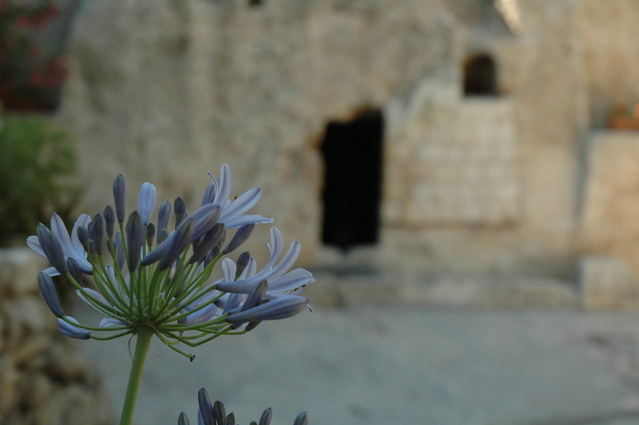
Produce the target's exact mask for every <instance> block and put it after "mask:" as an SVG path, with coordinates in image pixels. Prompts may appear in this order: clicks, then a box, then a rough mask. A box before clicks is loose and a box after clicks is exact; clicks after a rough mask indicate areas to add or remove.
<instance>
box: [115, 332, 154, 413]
mask: <svg viewBox="0 0 639 425" xmlns="http://www.w3.org/2000/svg"><path fill="white" fill-rule="evenodd" d="M135 329H136V331H137V334H138V338H137V341H136V343H135V354H134V355H133V364H132V365H131V373H130V374H129V385H128V386H127V388H126V396H125V397H124V406H122V417H121V418H120V425H131V423H132V421H133V411H134V410H135V401H136V399H137V397H138V389H139V388H140V380H141V378H142V369H144V360H145V359H146V353H147V352H148V351H149V345H151V338H152V337H153V333H154V331H153V328H151V327H150V326H146V325H138V326H137V327H136V328H135Z"/></svg>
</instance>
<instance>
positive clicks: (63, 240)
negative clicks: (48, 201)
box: [27, 213, 93, 276]
mask: <svg viewBox="0 0 639 425" xmlns="http://www.w3.org/2000/svg"><path fill="white" fill-rule="evenodd" d="M90 222H91V217H90V216H89V215H87V214H81V215H80V217H78V219H77V220H76V222H75V224H74V225H73V230H71V237H69V232H67V229H66V227H64V222H63V221H62V219H61V218H60V216H59V215H58V214H56V213H53V216H52V217H51V232H52V233H53V234H54V235H55V237H56V239H57V240H58V242H60V247H61V248H62V253H63V254H64V259H65V261H66V259H67V258H73V259H75V260H76V261H77V262H78V265H79V266H80V268H81V270H82V272H83V273H87V274H91V271H92V270H93V266H92V265H91V263H90V262H89V261H87V253H86V251H85V249H84V248H83V246H82V243H80V240H79V239H78V229H79V228H80V227H84V228H86V227H87V226H88V225H89V223H90ZM27 245H29V248H31V249H32V250H33V251H34V252H36V253H37V254H40V255H42V256H43V257H45V258H46V257H47V256H46V254H45V253H44V251H43V250H42V246H41V244H40V241H39V240H38V237H37V236H29V237H28V238H27ZM44 272H45V273H46V274H48V275H49V276H58V275H59V274H60V273H59V272H58V271H57V270H56V269H55V267H49V268H48V269H46V270H44Z"/></svg>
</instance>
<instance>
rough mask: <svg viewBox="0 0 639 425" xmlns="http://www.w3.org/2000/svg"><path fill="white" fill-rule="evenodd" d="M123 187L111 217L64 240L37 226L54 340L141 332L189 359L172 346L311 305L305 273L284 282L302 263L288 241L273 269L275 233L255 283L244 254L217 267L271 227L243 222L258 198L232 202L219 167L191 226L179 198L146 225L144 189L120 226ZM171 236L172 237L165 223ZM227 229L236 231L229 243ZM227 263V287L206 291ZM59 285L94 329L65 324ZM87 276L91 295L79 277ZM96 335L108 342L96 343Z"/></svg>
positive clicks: (61, 231) (55, 224)
mask: <svg viewBox="0 0 639 425" xmlns="http://www.w3.org/2000/svg"><path fill="white" fill-rule="evenodd" d="M125 191H126V183H125V180H124V177H122V175H119V176H118V177H116V179H115V181H114V183H113V195H114V199H115V208H113V207H111V206H107V207H106V208H105V210H104V212H103V213H100V214H96V215H95V216H94V217H93V218H91V217H90V216H88V215H86V214H83V215H81V216H80V218H78V220H77V221H76V223H75V225H74V226H73V230H72V231H71V235H70V236H69V234H68V232H67V230H66V228H65V227H64V224H63V223H62V220H61V219H60V217H58V216H57V215H56V214H54V215H53V218H52V219H51V229H48V228H47V227H46V226H44V225H42V224H41V225H39V226H38V232H37V236H31V237H29V238H28V239H27V243H28V245H29V246H30V247H31V248H32V249H33V250H34V251H35V252H37V253H38V254H40V255H43V256H45V257H46V258H47V259H49V261H50V262H51V264H52V265H53V267H51V268H48V269H46V270H44V271H43V272H42V273H40V275H39V277H38V281H39V284H40V289H41V292H42V294H43V297H44V299H45V301H46V303H47V305H48V306H49V308H50V309H51V311H52V312H53V314H54V315H55V316H56V317H57V318H58V325H59V328H60V331H61V332H62V333H63V334H65V335H67V336H70V337H72V338H78V339H88V338H93V339H113V338H116V337H119V336H122V335H127V334H131V333H136V332H137V331H136V329H137V328H138V327H139V326H146V327H149V328H151V329H152V330H153V332H154V333H155V335H156V336H157V337H158V338H159V339H161V340H162V341H163V342H164V343H166V344H167V346H168V347H170V348H171V349H173V350H175V351H177V352H179V353H181V354H183V355H185V356H188V357H190V358H191V359H192V358H193V356H191V355H189V354H186V353H185V352H184V351H182V350H181V349H179V348H177V346H176V343H177V342H182V343H184V344H186V345H188V346H191V347H193V346H197V345H200V344H202V343H204V342H207V341H210V340H212V339H215V338H217V337H218V336H221V335H229V334H231V335H236V334H242V333H245V332H247V331H249V330H251V329H253V328H254V327H255V326H257V324H259V323H260V322H262V321H264V320H278V319H283V318H287V317H291V316H293V315H295V314H297V313H299V312H300V311H301V310H303V309H304V308H305V307H306V306H307V304H308V299H306V298H304V297H302V296H300V295H299V292H300V290H301V288H302V287H304V286H306V285H307V284H308V283H310V282H312V281H313V278H312V275H311V274H310V273H309V272H308V271H306V270H303V269H295V270H292V271H290V272H288V273H287V271H288V270H289V269H290V267H291V266H292V264H293V263H294V262H295V260H296V259H297V257H298V255H299V250H300V247H299V242H297V241H294V242H293V243H292V244H291V247H290V248H289V250H288V252H287V253H286V254H285V255H284V256H283V257H282V259H281V261H280V262H279V263H277V260H278V258H279V256H280V255H281V253H282V251H283V247H284V242H283V238H282V235H281V233H280V231H279V230H277V229H276V228H273V229H272V230H271V244H267V247H268V249H269V251H270V254H271V259H270V260H269V262H268V264H267V265H266V267H265V268H264V269H263V270H262V271H260V272H259V273H256V265H255V259H254V258H253V257H251V256H250V254H248V253H243V254H241V255H240V256H239V257H238V259H237V263H236V262H234V261H233V260H231V259H229V258H223V257H224V256H226V255H228V254H230V253H231V252H233V251H235V250H236V249H237V248H239V247H240V246H241V245H242V244H243V243H244V242H245V241H246V240H247V239H248V237H249V236H250V235H251V233H252V230H253V228H254V226H255V225H256V224H257V223H270V222H272V221H273V220H272V219H270V218H266V217H262V216H260V215H247V214H245V213H246V212H247V211H248V210H249V209H251V208H252V207H253V206H254V205H255V204H256V203H257V201H258V199H259V197H260V190H259V189H257V188H256V189H251V190H249V191H247V192H246V193H244V194H242V195H240V196H238V197H237V198H235V200H233V201H231V200H230V199H229V198H230V196H231V172H230V169H229V167H228V166H227V165H223V166H222V170H221V175H220V178H219V179H217V178H215V177H214V176H212V175H211V182H210V183H209V185H208V187H207V189H206V192H205V195H204V198H203V202H202V205H201V207H200V208H198V209H197V210H196V211H194V212H193V214H191V215H190V216H189V214H188V213H187V211H186V206H185V204H184V201H182V200H181V198H178V199H176V201H175V202H174V204H173V205H174V206H173V210H172V209H171V204H170V203H169V202H164V203H163V204H162V205H161V206H160V208H159V211H158V219H157V222H156V223H153V222H152V218H153V213H154V209H155V203H156V198H157V191H156V189H155V186H153V185H152V184H150V183H144V184H143V185H142V187H141V189H140V193H139V196H138V210H134V211H133V212H131V213H130V214H129V215H128V217H127V216H126V208H125ZM172 215H173V216H174V217H175V226H174V228H173V230H172V231H169V229H168V227H169V225H170V224H169V222H170V219H171V216H172ZM229 229H237V230H236V231H235V233H234V235H233V236H232V237H231V238H230V240H229V241H228V242H226V233H227V231H228V230H229ZM221 259H223V269H224V278H223V279H221V280H219V281H217V282H210V281H209V279H210V277H211V273H212V271H213V268H214V266H215V265H216V264H217V263H218V261H219V260H221ZM58 274H59V275H63V276H65V277H66V278H67V279H68V280H69V281H70V282H71V284H72V285H73V286H74V287H75V289H76V292H77V294H78V296H79V297H80V298H81V299H82V300H83V301H85V302H86V303H88V304H89V305H91V306H92V307H93V308H95V309H96V310H98V311H99V312H100V313H102V314H103V315H104V316H105V318H104V319H102V321H101V322H100V324H99V325H98V326H97V327H92V326H85V325H83V324H80V323H78V321H77V320H75V319H74V318H73V317H70V316H67V315H65V314H64V312H63V310H62V308H61V307H60V304H59V302H58V299H57V294H56V290H55V287H54V285H53V281H52V280H51V276H54V275H58ZM87 275H91V278H92V281H93V285H91V287H89V286H87V285H86V284H85V282H84V281H85V280H87V281H90V280H91V279H87V278H86V277H85V278H83V276H87ZM99 332H106V333H107V334H106V335H104V336H98V335H99Z"/></svg>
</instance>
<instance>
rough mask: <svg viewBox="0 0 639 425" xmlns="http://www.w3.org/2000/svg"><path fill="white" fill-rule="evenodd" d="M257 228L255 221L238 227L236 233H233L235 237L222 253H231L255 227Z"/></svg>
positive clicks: (244, 240)
mask: <svg viewBox="0 0 639 425" xmlns="http://www.w3.org/2000/svg"><path fill="white" fill-rule="evenodd" d="M254 228H255V223H251V224H245V225H244V226H242V227H240V228H239V229H237V231H236V232H235V234H234V235H233V239H231V242H229V244H228V245H226V247H225V248H224V249H223V250H222V254H230V253H231V252H233V251H235V250H236V249H237V248H239V247H240V245H242V244H243V243H244V242H246V240H247V239H248V238H249V237H250V236H251V233H253V229H254Z"/></svg>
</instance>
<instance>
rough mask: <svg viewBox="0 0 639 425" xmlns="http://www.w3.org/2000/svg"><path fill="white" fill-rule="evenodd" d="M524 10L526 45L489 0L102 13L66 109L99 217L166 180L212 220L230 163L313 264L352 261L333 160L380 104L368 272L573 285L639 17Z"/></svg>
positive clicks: (81, 41) (283, 2)
mask: <svg viewBox="0 0 639 425" xmlns="http://www.w3.org/2000/svg"><path fill="white" fill-rule="evenodd" d="M518 3H519V4H520V6H521V10H522V17H523V24H524V31H523V32H522V33H521V34H517V35H513V34H511V33H510V32H509V31H508V29H507V27H506V26H505V25H504V24H503V22H502V21H501V20H500V18H499V15H498V14H497V12H496V11H495V9H494V8H493V7H492V2H484V1H479V0H477V1H471V2H469V1H467V0H402V1H384V0H370V1H342V0H333V1H324V2H313V1H299V0H265V1H263V2H261V3H260V4H259V5H254V6H252V5H251V4H250V2H248V1H209V0H190V1H183V2H175V1H169V0H153V1H152V0H143V1H139V0H138V1H133V0H112V1H109V2H102V1H99V2H98V1H93V2H90V3H88V7H87V8H86V9H85V10H84V11H83V13H82V14H81V16H80V17H79V19H78V21H77V25H76V27H75V29H74V35H73V38H72V43H71V46H70V53H69V57H70V68H71V71H72V76H71V78H70V80H69V82H68V84H67V86H66V87H65V92H64V98H63V105H62V110H61V111H60V113H59V119H60V121H61V122H63V123H65V124H66V125H67V126H68V127H69V128H70V129H71V131H73V132H74V133H75V134H77V136H78V139H79V141H80V144H79V146H80V158H81V164H80V166H81V173H82V179H83V181H84V182H85V184H86V192H85V197H84V205H83V206H82V211H83V212H84V211H87V212H92V213H95V212H97V211H99V210H101V209H102V208H103V207H104V205H105V204H106V203H107V202H109V201H110V198H111V194H110V192H111V181H112V179H113V178H114V176H115V175H117V174H118V173H120V172H122V173H124V174H125V175H126V176H127V178H128V181H129V182H130V183H131V187H132V190H131V192H132V193H131V194H130V197H129V199H130V201H131V202H134V200H135V193H133V192H136V191H137V187H139V185H140V184H141V183H142V182H144V181H151V182H153V183H154V184H156V185H157V186H158V189H159V193H160V196H161V199H160V201H163V200H164V199H172V198H173V197H175V196H176V195H181V196H185V197H186V198H187V201H190V204H189V205H190V208H195V207H196V206H197V205H198V202H199V196H200V193H201V190H203V188H204V187H205V185H206V183H207V177H206V175H205V172H206V171H212V172H213V173H215V174H217V173H218V170H219V166H220V164H221V163H229V164H230V165H231V166H232V169H233V172H234V178H235V188H234V190H236V191H237V192H236V193H241V192H242V191H244V190H246V189H248V188H250V187H253V186H261V187H262V188H263V200H262V201H261V202H260V204H259V212H260V213H261V214H263V215H265V216H272V217H275V218H276V222H275V225H277V226H279V227H280V228H281V229H282V230H283V233H284V235H285V237H286V238H287V239H288V238H297V239H299V240H300V241H301V242H302V246H303V250H302V252H303V258H302V259H301V262H302V263H305V264H306V265H309V264H317V263H318V261H319V260H318V259H321V260H322V261H323V260H326V259H328V260H327V261H325V262H326V263H331V262H333V263H339V262H340V261H342V260H341V259H340V257H339V256H338V255H332V256H331V255H328V256H321V255H319V254H322V255H324V251H323V249H322V243H321V240H320V228H321V222H322V217H321V207H322V205H321V202H320V194H321V189H322V172H323V169H322V162H321V154H320V149H319V148H320V143H321V140H322V135H323V132H324V128H325V126H326V124H327V123H328V122H329V121H331V120H348V119H350V118H352V116H353V115H354V114H355V113H356V112H357V111H358V110H361V109H362V108H365V107H366V108H372V109H380V110H382V111H383V114H384V119H385V124H386V134H385V140H384V145H385V147H384V149H385V157H384V161H385V165H384V182H383V185H384V189H383V192H384V198H383V201H382V205H381V208H382V213H383V214H382V217H383V223H382V229H381V230H382V232H381V234H382V238H381V242H380V244H379V246H378V247H377V251H376V252H375V253H373V254H372V255H370V256H369V257H368V258H369V259H368V262H369V265H375V266H377V265H382V266H383V267H384V268H386V269H390V270H393V272H399V273H400V274H412V273H413V274H419V275H421V276H424V277H425V278H427V279H431V278H434V277H437V276H440V275H443V274H447V273H457V274H465V275H485V276H495V275H499V276H532V277H540V278H546V277H547V278H551V279H553V278H557V279H563V280H567V279H572V278H573V277H574V274H575V271H576V268H577V267H576V262H577V259H578V256H579V255H580V254H582V253H583V251H582V250H581V245H580V244H579V243H578V241H579V240H580V233H579V232H580V231H581V227H580V219H579V217H580V215H581V213H582V211H581V209H582V207H583V202H582V201H583V200H584V196H585V195H584V194H585V186H586V182H587V179H588V173H589V168H588V166H587V161H586V158H587V157H588V149H587V146H588V144H587V140H588V135H589V133H590V129H591V127H592V124H593V123H594V124H596V125H598V124H601V122H602V120H603V118H602V117H604V115H605V114H603V111H604V109H605V107H606V106H605V105H607V104H608V103H609V102H611V101H612V100H613V99H615V98H616V97H617V96H618V95H619V94H620V93H624V96H625V97H623V99H621V100H630V99H631V98H632V96H634V93H636V92H639V88H638V86H636V84H635V78H634V73H633V72H632V70H633V69H634V68H636V67H635V61H636V58H637V57H638V56H637V55H635V54H634V52H635V50H636V46H635V45H634V43H633V38H632V36H631V34H632V23H633V22H635V21H636V19H634V18H633V17H636V16H639V5H638V4H637V3H636V2H635V1H633V0H614V1H610V2H601V1H599V0H568V1H556V0H522V1H519V2H518ZM477 53H483V54H487V55H489V56H490V57H492V58H493V59H494V61H495V63H496V65H497V71H498V72H497V86H498V87H497V89H498V90H497V94H498V96H496V97H494V98H492V99H473V98H464V96H463V94H462V92H461V88H462V86H463V64H464V62H465V60H466V59H467V58H468V57H471V56H472V55H474V54H477ZM267 232H268V226H260V227H259V229H258V230H257V231H256V235H255V237H254V238H255V240H258V241H261V240H267ZM624 249H625V248H624ZM595 251H596V250H595ZM318 253H319V254H318ZM588 253H591V252H590V251H589V252H588ZM592 253H600V252H592ZM256 254H258V255H259V252H257V251H256ZM615 255H617V254H615ZM260 260H263V258H261V259H260ZM329 265H330V264H329ZM533 281H536V280H535V279H533ZM541 281H543V279H541Z"/></svg>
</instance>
